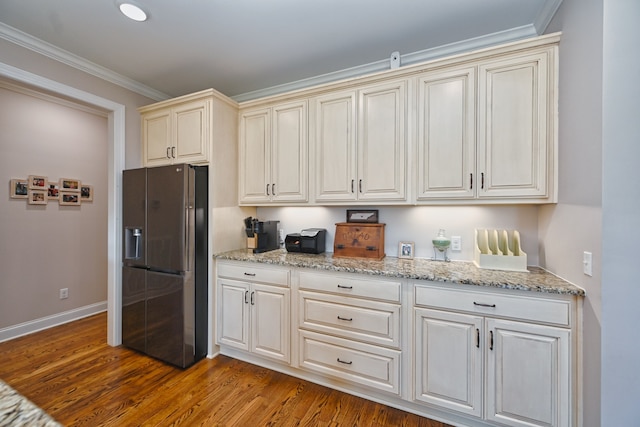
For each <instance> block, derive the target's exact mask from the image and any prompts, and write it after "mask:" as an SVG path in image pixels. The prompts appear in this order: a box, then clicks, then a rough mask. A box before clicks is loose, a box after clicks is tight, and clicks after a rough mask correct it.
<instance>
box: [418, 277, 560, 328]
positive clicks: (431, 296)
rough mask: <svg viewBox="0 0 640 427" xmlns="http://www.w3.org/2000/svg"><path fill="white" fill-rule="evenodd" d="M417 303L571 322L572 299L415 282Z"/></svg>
mask: <svg viewBox="0 0 640 427" xmlns="http://www.w3.org/2000/svg"><path fill="white" fill-rule="evenodd" d="M415 305H418V306H425V307H435V308H440V309H449V310H459V311H466V312H470V313H477V314H481V315H483V316H497V317H510V318H514V319H521V320H528V321H534V322H542V323H552V324H556V325H562V326H570V325H571V303H570V302H569V301H561V300H551V299H545V298H537V297H529V296H511V295H502V294H497V293H492V292H474V291H467V290H457V289H442V288H437V287H431V286H422V285H416V287H415Z"/></svg>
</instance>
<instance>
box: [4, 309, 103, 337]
mask: <svg viewBox="0 0 640 427" xmlns="http://www.w3.org/2000/svg"><path fill="white" fill-rule="evenodd" d="M103 311H107V301H102V302H98V303H95V304H91V305H85V306H84V307H79V308H74V309H73V310H69V311H64V312H62V313H57V314H53V315H51V316H47V317H41V318H39V319H35V320H30V321H28V322H24V323H20V324H18V325H13V326H9V327H6V328H2V329H0V342H3V341H8V340H10V339H13V338H18V337H21V336H23V335H28V334H31V333H33V332H38V331H42V330H44V329H49V328H52V327H54V326H58V325H62V324H63V323H69V322H72V321H74V320H78V319H82V318H83V317H88V316H93V315H94V314H98V313H102V312H103Z"/></svg>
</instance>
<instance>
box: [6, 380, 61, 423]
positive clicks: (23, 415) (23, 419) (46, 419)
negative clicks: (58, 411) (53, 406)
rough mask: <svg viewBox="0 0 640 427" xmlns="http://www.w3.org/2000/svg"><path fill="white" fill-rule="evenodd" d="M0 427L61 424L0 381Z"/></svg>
mask: <svg viewBox="0 0 640 427" xmlns="http://www.w3.org/2000/svg"><path fill="white" fill-rule="evenodd" d="M0 426H2V427H5V426H7V427H8V426H11V427H23V426H24V427H62V424H59V423H57V422H56V421H55V420H54V419H53V418H51V416H49V414H47V413H46V412H44V411H43V410H42V409H40V408H39V407H37V406H36V405H35V404H34V403H33V402H31V401H30V400H28V399H27V398H25V397H24V396H22V395H21V394H20V393H18V392H17V391H15V390H14V389H13V388H11V387H10V386H9V385H8V384H7V383H5V382H3V381H1V380H0Z"/></svg>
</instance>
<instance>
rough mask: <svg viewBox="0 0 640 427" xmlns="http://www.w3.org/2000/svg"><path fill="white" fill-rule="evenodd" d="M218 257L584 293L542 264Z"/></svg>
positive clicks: (245, 253) (245, 254) (244, 254)
mask: <svg viewBox="0 0 640 427" xmlns="http://www.w3.org/2000/svg"><path fill="white" fill-rule="evenodd" d="M214 257H215V258H218V259H226V260H234V261H248V262H257V263H263V264H274V265H281V266H286V267H302V268H312V269H316V270H326V271H336V272H345V273H359V274H369V275H373V276H383V277H397V278H401V279H417V280H431V281H434V282H449V283H458V284H467V285H475V286H486V287H493V288H502V289H517V290H522V291H533V292H544V293H550V294H561V295H577V296H584V295H585V292H584V289H581V288H579V287H577V286H575V285H573V284H571V283H569V282H567V281H566V280H562V279H560V278H559V277H557V276H555V275H553V274H551V273H549V272H548V271H545V270H543V269H542V268H538V267H528V270H529V272H528V273H520V272H511V271H497V270H485V269H480V268H478V267H476V266H475V264H474V263H473V262H467V261H451V262H443V261H432V260H430V259H426V258H414V259H405V258H396V257H389V256H387V257H385V258H383V259H382V260H381V261H376V260H367V259H359V258H358V259H356V258H334V257H333V254H332V253H323V254H319V255H313V254H302V253H290V252H287V251H286V250H284V249H276V250H274V251H269V252H265V253H262V254H254V253H251V252H250V251H249V250H247V249H238V250H235V251H229V252H223V253H219V254H216V255H214Z"/></svg>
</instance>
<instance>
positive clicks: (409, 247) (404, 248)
mask: <svg viewBox="0 0 640 427" xmlns="http://www.w3.org/2000/svg"><path fill="white" fill-rule="evenodd" d="M398 258H413V242H400V243H398Z"/></svg>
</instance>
